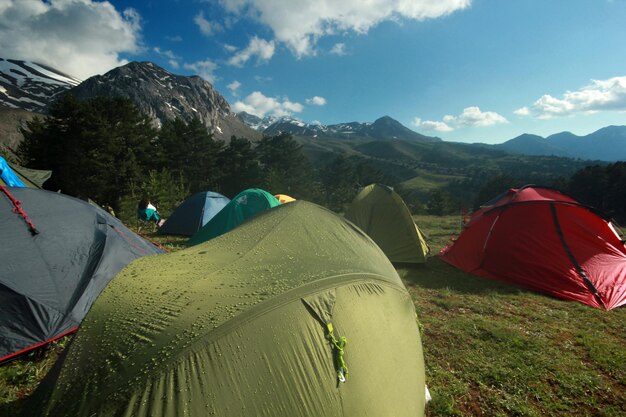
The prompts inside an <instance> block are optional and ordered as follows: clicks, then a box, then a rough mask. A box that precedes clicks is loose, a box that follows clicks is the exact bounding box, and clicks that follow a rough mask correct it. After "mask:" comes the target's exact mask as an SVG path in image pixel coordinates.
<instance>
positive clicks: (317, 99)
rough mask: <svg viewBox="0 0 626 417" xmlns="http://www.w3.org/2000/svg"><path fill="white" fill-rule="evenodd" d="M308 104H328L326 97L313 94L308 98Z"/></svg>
mask: <svg viewBox="0 0 626 417" xmlns="http://www.w3.org/2000/svg"><path fill="white" fill-rule="evenodd" d="M306 104H312V105H313V106H324V105H326V99H325V98H324V97H320V96H313V97H311V98H307V99H306Z"/></svg>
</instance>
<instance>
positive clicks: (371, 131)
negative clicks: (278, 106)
mask: <svg viewBox="0 0 626 417" xmlns="http://www.w3.org/2000/svg"><path fill="white" fill-rule="evenodd" d="M238 115H239V117H240V118H241V119H242V120H243V121H244V122H246V123H247V124H248V126H250V127H252V128H254V129H256V130H259V131H261V132H263V134H265V135H268V136H273V135H278V134H281V133H289V134H291V135H294V136H304V137H312V138H331V137H332V138H360V139H363V138H367V139H382V140H384V139H404V140H412V141H418V142H440V141H441V139H440V138H437V137H431V136H424V135H421V134H419V133H417V132H414V131H412V130H411V129H409V128H407V127H405V126H404V125H402V124H401V123H400V122H398V121H397V120H394V119H392V118H391V117H389V116H384V117H381V118H380V119H377V120H376V121H374V122H373V123H360V122H350V123H340V124H335V125H323V124H310V123H305V122H303V121H301V120H298V119H294V118H291V117H280V118H277V117H272V116H270V117H265V118H263V119H261V118H260V117H257V116H254V115H251V114H248V113H245V112H242V113H239V114H238Z"/></svg>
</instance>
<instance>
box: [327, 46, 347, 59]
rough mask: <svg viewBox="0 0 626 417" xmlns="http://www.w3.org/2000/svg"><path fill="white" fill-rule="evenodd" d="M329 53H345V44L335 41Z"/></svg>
mask: <svg viewBox="0 0 626 417" xmlns="http://www.w3.org/2000/svg"><path fill="white" fill-rule="evenodd" d="M330 53H331V54H335V55H340V56H341V55H345V54H346V44H345V43H336V44H334V45H333V47H332V49H331V50H330Z"/></svg>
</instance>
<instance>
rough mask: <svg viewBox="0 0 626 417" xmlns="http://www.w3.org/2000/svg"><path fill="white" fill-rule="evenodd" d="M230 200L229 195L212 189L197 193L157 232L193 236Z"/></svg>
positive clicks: (175, 211)
mask: <svg viewBox="0 0 626 417" xmlns="http://www.w3.org/2000/svg"><path fill="white" fill-rule="evenodd" d="M229 201H230V199H229V198H228V197H224V196H223V195H221V194H219V193H214V192H211V191H202V192H199V193H196V194H194V195H192V196H191V197H189V198H188V199H186V200H185V201H183V202H182V203H181V204H180V205H179V206H178V207H177V208H176V210H174V212H173V213H172V215H171V216H170V217H169V218H168V219H167V221H166V222H165V224H164V225H163V226H161V227H160V228H159V230H158V232H157V233H158V234H160V235H184V236H192V235H193V234H195V233H196V232H197V231H198V230H200V228H201V227H202V226H204V225H205V224H207V223H208V221H209V220H211V219H212V218H213V216H215V215H216V214H217V213H218V212H219V211H220V210H221V209H222V208H223V207H224V206H225V205H226V204H228V202H229Z"/></svg>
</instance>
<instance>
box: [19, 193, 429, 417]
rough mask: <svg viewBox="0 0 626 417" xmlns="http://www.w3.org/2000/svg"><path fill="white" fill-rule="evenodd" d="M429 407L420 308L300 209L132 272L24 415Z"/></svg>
mask: <svg viewBox="0 0 626 417" xmlns="http://www.w3.org/2000/svg"><path fill="white" fill-rule="evenodd" d="M137 294H142V296H141V297H137ZM105 329H107V330H106V331H105ZM344 337H345V339H344ZM346 340H347V342H346V343H345V344H344V342H345V341H346ZM340 348H341V350H340ZM344 368H347V369H349V372H348V373H347V375H346V373H345V372H344V371H343V369H344ZM342 375H343V376H344V378H345V382H341V379H342V378H341V377H342ZM424 402H425V385H424V362H423V355H422V347H421V341H420V336H419V330H418V326H417V322H416V320H415V307H414V304H413V301H412V299H411V297H410V295H409V294H408V292H407V291H406V288H405V287H404V285H403V283H402V281H401V279H400V278H399V276H398V274H397V273H396V271H395V269H394V267H393V265H392V264H391V263H390V262H389V260H388V259H387V258H386V256H385V255H384V254H383V253H382V251H380V249H379V248H378V247H377V246H376V245H375V244H374V243H373V242H372V240H371V239H369V238H368V237H367V236H366V235H364V234H363V233H362V232H361V231H360V230H359V229H358V228H355V227H354V226H353V225H352V224H351V223H349V222H347V221H345V220H344V219H342V218H341V217H340V216H338V215H336V214H334V213H332V212H330V211H329V210H326V209H324V208H322V207H320V206H317V205H315V204H312V203H308V202H306V201H296V202H294V203H291V204H285V205H283V206H280V207H277V208H276V209H273V210H268V211H265V212H263V213H261V214H260V215H259V216H257V217H255V218H254V219H252V220H250V221H248V222H246V223H245V224H243V225H241V226H240V227H238V228H237V229H235V230H233V231H232V232H230V233H228V234H225V235H223V236H220V237H219V238H216V239H213V240H211V241H208V242H205V243H202V244H199V245H197V246H194V247H191V248H187V249H185V250H182V251H179V252H174V253H171V254H167V255H165V256H158V257H150V258H145V259H140V260H138V261H137V262H133V263H132V264H131V265H129V266H128V267H127V268H126V269H124V270H123V271H122V272H121V273H120V274H119V275H118V276H117V277H116V278H115V280H113V281H112V282H111V284H110V285H109V286H108V287H107V288H106V289H105V291H104V292H103V293H102V295H101V296H100V298H99V299H98V300H97V301H96V303H95V304H94V306H93V308H92V309H91V311H90V312H89V315H88V316H87V318H86V320H85V322H84V324H83V325H82V326H81V328H80V331H79V332H78V333H77V335H76V337H75V338H74V340H73V341H72V344H71V345H70V346H69V347H68V349H66V351H65V355H64V356H63V357H62V358H60V360H59V362H57V367H56V369H55V370H54V371H52V372H51V373H50V374H49V375H48V376H47V377H46V379H45V380H44V381H43V382H42V383H41V384H40V386H39V388H38V390H37V391H36V392H35V394H34V395H33V396H32V397H31V401H30V403H29V404H28V407H27V409H26V410H25V412H26V414H25V415H37V416H42V417H44V416H68V417H69V416H76V417H78V416H93V417H103V416H131V415H132V416H134V417H148V416H149V417H170V416H171V417H174V416H183V415H188V416H206V415H211V416H224V417H248V416H257V417H311V416H315V417H330V416H333V417H337V416H339V417H341V416H346V417H353V416H371V417H388V416H394V417H419V416H423V415H424Z"/></svg>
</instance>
